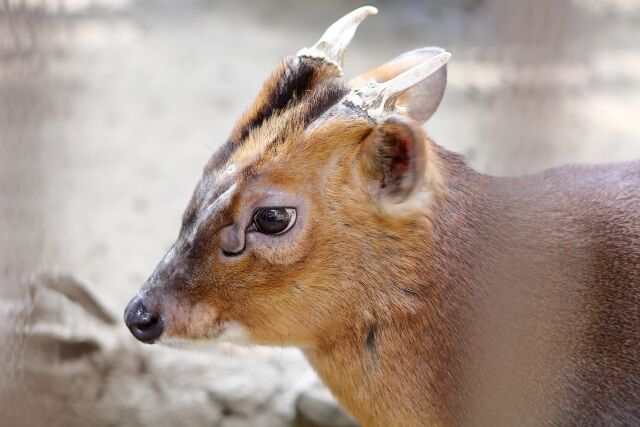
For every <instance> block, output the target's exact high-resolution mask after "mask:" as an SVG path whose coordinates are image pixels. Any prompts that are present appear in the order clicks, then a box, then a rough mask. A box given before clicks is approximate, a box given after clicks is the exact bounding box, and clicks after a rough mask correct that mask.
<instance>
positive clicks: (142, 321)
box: [124, 296, 164, 344]
mask: <svg viewBox="0 0 640 427" xmlns="http://www.w3.org/2000/svg"><path fill="white" fill-rule="evenodd" d="M124 322H125V323H126V324H127V327H128V328H129V330H130V331H131V333H132V334H133V336H134V337H136V338H137V339H139V340H140V341H142V342H143V343H147V344H152V343H153V342H154V341H155V340H157V339H158V338H160V335H162V331H163V329H164V323H163V322H162V316H161V315H160V314H158V313H151V312H149V310H147V307H145V306H144V304H143V302H142V298H140V297H139V296H137V297H135V298H134V299H132V300H131V302H130V303H129V305H128V306H127V308H126V309H125V311H124Z"/></svg>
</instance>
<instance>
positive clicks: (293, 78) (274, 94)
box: [205, 57, 339, 172]
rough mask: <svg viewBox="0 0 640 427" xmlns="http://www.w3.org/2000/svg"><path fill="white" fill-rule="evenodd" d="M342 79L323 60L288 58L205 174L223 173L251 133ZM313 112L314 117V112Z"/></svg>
mask: <svg viewBox="0 0 640 427" xmlns="http://www.w3.org/2000/svg"><path fill="white" fill-rule="evenodd" d="M338 76H339V73H338V70H337V69H336V68H335V67H334V66H333V65H331V64H328V63H326V62H323V61H322V60H319V59H316V58H307V57H293V58H286V59H285V60H284V61H283V62H282V64H280V66H279V67H278V68H277V69H276V70H275V71H274V72H273V74H272V75H271V76H270V77H269V78H268V79H267V81H266V82H265V83H264V85H263V87H262V90H261V92H260V94H259V95H258V97H257V98H256V101H255V102H254V103H253V105H252V106H251V107H250V108H249V110H248V111H247V112H246V113H245V114H244V116H243V117H242V118H241V119H240V122H239V123H238V126H237V127H236V129H235V130H234V131H233V133H232V135H231V138H229V140H228V141H227V142H226V143H225V144H224V145H223V146H222V147H221V148H220V149H219V150H218V152H216V153H215V154H214V155H213V156H212V158H211V159H210V161H209V163H208V165H207V167H206V168H205V172H211V171H213V170H216V169H219V168H220V167H222V166H223V165H224V164H226V162H227V161H228V160H229V158H230V157H231V156H232V155H233V153H234V152H235V150H236V149H237V148H238V147H239V146H240V145H241V144H242V142H244V141H245V140H246V138H247V136H248V135H249V134H250V133H251V131H252V130H254V129H256V128H259V127H260V126H261V125H262V124H263V123H264V122H265V121H266V120H268V119H269V118H270V117H272V116H273V115H275V114H278V113H280V112H282V111H284V110H285V109H287V108H291V107H294V106H295V105H298V104H299V103H300V102H302V101H303V100H304V99H305V98H306V97H307V96H308V95H309V94H310V93H311V91H312V89H313V88H314V87H315V86H317V85H318V84H319V83H320V82H322V81H324V80H325V79H332V80H333V79H335V78H336V77H338ZM321 98H322V99H326V98H324V97H321ZM320 104H322V103H320ZM309 111H310V115H312V114H313V112H312V111H313V109H309ZM310 115H309V117H310ZM302 119H304V117H303V118H302Z"/></svg>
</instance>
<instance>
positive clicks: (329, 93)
mask: <svg viewBox="0 0 640 427" xmlns="http://www.w3.org/2000/svg"><path fill="white" fill-rule="evenodd" d="M348 92H349V89H348V87H347V85H346V84H345V83H344V82H343V81H342V80H340V79H328V80H327V81H324V82H322V83H320V84H319V85H317V86H316V87H314V88H313V89H312V90H311V91H310V92H309V94H308V95H307V96H306V97H305V98H304V100H303V101H302V102H301V103H300V104H298V108H297V111H296V112H295V113H294V114H292V115H291V117H290V118H289V120H290V122H291V123H290V125H289V126H285V127H284V128H283V129H284V130H283V131H282V133H281V134H279V135H277V136H276V137H275V138H274V139H273V140H272V141H271V142H270V143H269V145H268V146H267V151H271V152H277V150H278V147H279V146H280V145H281V144H283V143H284V142H285V141H286V139H287V133H288V132H290V130H291V129H296V128H298V129H300V128H302V129H304V128H306V127H307V126H308V125H309V124H311V123H313V122H314V121H315V120H316V119H317V118H318V117H320V116H321V115H322V114H324V113H325V112H326V111H327V110H328V109H329V108H331V107H332V106H333V105H335V104H336V103H337V102H338V101H339V100H341V99H342V98H343V97H344V96H345V95H346V94H347V93H348Z"/></svg>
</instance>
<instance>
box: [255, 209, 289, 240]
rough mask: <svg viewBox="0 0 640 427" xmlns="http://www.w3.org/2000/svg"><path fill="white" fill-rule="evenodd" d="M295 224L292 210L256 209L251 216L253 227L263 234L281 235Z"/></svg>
mask: <svg viewBox="0 0 640 427" xmlns="http://www.w3.org/2000/svg"><path fill="white" fill-rule="evenodd" d="M295 222H296V210H295V209H294V208H280V207H275V208H258V209H257V210H256V211H255V212H254V214H253V226H254V227H255V228H256V230H258V231H259V232H261V233H263V234H271V235H275V234H282V233H284V232H286V231H288V230H289V229H290V228H291V227H292V226H293V224H295Z"/></svg>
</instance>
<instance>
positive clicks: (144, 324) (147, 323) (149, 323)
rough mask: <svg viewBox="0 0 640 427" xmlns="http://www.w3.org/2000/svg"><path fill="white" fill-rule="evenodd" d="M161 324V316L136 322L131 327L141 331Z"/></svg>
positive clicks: (148, 317)
mask: <svg viewBox="0 0 640 427" xmlns="http://www.w3.org/2000/svg"><path fill="white" fill-rule="evenodd" d="M159 322H160V316H146V317H145V318H144V319H139V320H134V321H133V322H132V323H131V325H132V326H134V327H136V328H138V329H141V330H146V329H151V328H154V327H155V326H156V325H157V324H158V323H159Z"/></svg>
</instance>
